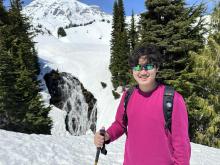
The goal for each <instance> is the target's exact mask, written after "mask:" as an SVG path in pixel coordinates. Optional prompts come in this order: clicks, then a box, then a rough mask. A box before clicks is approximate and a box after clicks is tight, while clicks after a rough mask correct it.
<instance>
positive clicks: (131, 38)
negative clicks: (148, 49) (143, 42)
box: [129, 10, 138, 52]
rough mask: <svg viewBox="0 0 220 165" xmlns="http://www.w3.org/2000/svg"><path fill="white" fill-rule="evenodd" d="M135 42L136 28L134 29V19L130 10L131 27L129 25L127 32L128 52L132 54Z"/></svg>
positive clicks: (136, 40)
mask: <svg viewBox="0 0 220 165" xmlns="http://www.w3.org/2000/svg"><path fill="white" fill-rule="evenodd" d="M137 42H138V33H137V27H136V24H135V19H134V11H133V10H132V15H131V25H130V30H129V44H130V49H131V51H130V52H132V51H133V50H134V49H135V46H136V45H137Z"/></svg>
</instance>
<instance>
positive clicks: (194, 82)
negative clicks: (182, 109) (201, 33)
mask: <svg viewBox="0 0 220 165" xmlns="http://www.w3.org/2000/svg"><path fill="white" fill-rule="evenodd" d="M190 59H191V68H192V70H191V71H187V72H186V73H185V75H184V74H183V75H184V77H183V78H182V80H183V82H182V85H184V87H185V89H189V90H188V91H185V92H189V93H190V94H191V96H189V97H188V98H187V104H188V106H189V120H190V136H191V141H193V142H195V143H200V144H204V145H208V146H212V147H218V148H220V84H219V82H220V76H219V73H220V45H219V44H218V43H217V42H216V41H215V40H214V39H213V36H210V37H209V40H208V44H207V46H206V47H205V48H204V49H203V50H202V51H201V52H200V53H195V52H191V57H190ZM183 75H182V76H183Z"/></svg>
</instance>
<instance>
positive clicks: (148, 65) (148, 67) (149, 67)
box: [144, 64, 154, 70]
mask: <svg viewBox="0 0 220 165" xmlns="http://www.w3.org/2000/svg"><path fill="white" fill-rule="evenodd" d="M153 68H154V65H153V64H147V65H145V66H144V69H145V70H152V69H153Z"/></svg>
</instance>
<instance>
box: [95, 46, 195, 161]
mask: <svg viewBox="0 0 220 165" xmlns="http://www.w3.org/2000/svg"><path fill="white" fill-rule="evenodd" d="M160 63H161V54H160V53H159V51H158V50H157V48H156V47H155V46H153V45H146V46H143V47H140V48H138V49H136V50H135V51H134V52H133V54H132V55H131V56H130V59H129V64H130V66H131V68H132V72H133V77H134V79H135V80H136V82H137V84H138V85H137V87H136V88H135V89H134V91H133V93H132V95H131V96H130V99H129V102H128V105H127V110H126V111H127V118H128V121H127V123H128V124H127V125H128V127H127V138H126V142H125V152H124V163H123V165H189V164H190V154H191V148H190V141H189V136H188V115H187V110H186V105H185V102H184V99H183V97H182V96H181V95H180V94H179V93H178V92H175V93H174V98H173V111H172V122H171V131H169V130H168V129H166V128H165V119H164V114H163V97H164V96H163V95H164V88H165V85H163V84H160V83H158V82H157V81H156V74H157V72H158V69H159V65H160ZM125 93H126V92H124V94H123V96H122V98H121V101H120V104H119V106H118V110H117V113H116V117H115V121H114V122H113V123H112V125H111V126H110V127H109V128H108V129H107V131H106V133H105V136H101V135H100V134H99V132H97V133H96V134H95V136H94V143H95V145H96V146H97V147H102V146H103V144H104V142H105V143H106V144H107V143H109V142H112V141H114V140H116V139H118V138H119V137H120V136H121V135H123V134H124V133H125V129H124V122H123V115H124V112H125V111H124V99H125Z"/></svg>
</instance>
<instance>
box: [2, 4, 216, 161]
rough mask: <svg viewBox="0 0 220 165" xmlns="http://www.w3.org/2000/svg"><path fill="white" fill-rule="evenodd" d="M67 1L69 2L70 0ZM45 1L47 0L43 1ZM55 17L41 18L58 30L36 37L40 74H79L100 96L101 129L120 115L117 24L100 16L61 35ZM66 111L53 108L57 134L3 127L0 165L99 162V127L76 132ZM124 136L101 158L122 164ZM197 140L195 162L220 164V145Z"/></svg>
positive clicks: (43, 92)
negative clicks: (114, 75)
mask: <svg viewBox="0 0 220 165" xmlns="http://www.w3.org/2000/svg"><path fill="white" fill-rule="evenodd" d="M44 1H47V3H46V4H49V2H50V1H49V0H44ZM63 1H65V3H67V1H66V0H63ZM74 1H75V0H74ZM39 2H42V3H43V1H39ZM53 2H54V3H56V5H53V4H51V5H52V6H59V5H57V3H62V0H59V1H55V0H53ZM35 3H36V0H35ZM35 5H36V6H38V5H39V4H38V5H37V4H35ZM32 7H34V5H32ZM38 7H39V6H38ZM64 8H65V7H64ZM65 9H66V8H65ZM78 9H79V8H78ZM39 10H40V8H39ZM45 10H46V9H45ZM54 10H57V9H54ZM79 10H80V9H79ZM30 11H33V10H30ZM65 11H68V9H67V10H65ZM71 11H72V10H71ZM35 12H36V13H37V12H38V11H35ZM40 12H41V11H40ZM40 12H39V13H40ZM49 13H52V14H53V13H54V12H53V11H50V12H49ZM32 14H33V13H32ZM47 14H48V12H47ZM33 15H34V14H33ZM50 18H52V16H48V15H47V20H46V18H44V19H41V20H40V23H41V24H43V25H44V26H45V27H46V28H47V29H49V30H51V32H52V34H53V35H50V36H49V35H38V36H37V37H35V39H34V40H35V41H36V42H37V44H36V48H37V50H38V55H39V60H40V63H41V69H42V70H41V71H42V72H41V74H40V76H39V78H40V79H41V80H42V77H43V75H44V74H45V73H47V72H49V71H50V70H51V69H58V70H59V71H60V72H68V73H71V74H72V75H73V76H75V77H77V78H78V79H79V80H80V81H81V82H82V84H83V86H84V87H85V88H86V89H87V90H89V91H90V92H92V94H93V95H94V97H95V98H96V99H97V110H98V116H97V120H98V121H97V129H100V128H101V126H105V127H108V126H109V125H110V124H111V122H112V121H113V120H114V116H115V113H116V109H117V106H118V103H119V99H118V100H114V98H113V96H112V89H113V87H112V85H111V74H110V71H109V69H108V67H109V62H110V42H109V41H110V34H111V24H110V23H108V22H106V21H105V22H102V21H95V22H93V23H92V24H90V25H87V26H79V27H74V28H69V29H65V31H66V33H67V36H66V37H63V38H58V37H57V36H56V34H57V33H56V29H57V27H59V26H60V25H56V21H53V20H49V21H51V22H53V23H54V25H53V26H52V25H50V26H47V24H48V19H50ZM39 19H40V17H39ZM35 21H37V18H36V19H35ZM45 21H46V22H45ZM59 21H61V22H59ZM59 21H58V23H59V24H60V23H62V19H59ZM35 23H37V22H35ZM65 23H66V22H64V24H65ZM101 82H105V83H106V84H107V87H106V88H104V89H103V88H102V86H101ZM42 83H44V81H42ZM119 92H120V89H119ZM41 93H42V96H43V99H44V100H45V104H46V105H47V104H48V102H49V98H50V96H49V94H48V92H47V89H46V88H44V91H42V92H41ZM65 115H66V112H64V111H62V110H60V109H58V108H55V107H53V108H52V110H51V112H50V114H49V116H50V117H51V118H52V120H53V128H52V130H51V131H52V135H36V134H32V135H27V134H21V133H15V132H8V131H4V130H0V139H1V140H0V165H90V164H94V160H95V154H96V147H95V146H94V144H93V133H92V132H90V131H88V132H87V134H86V135H83V136H71V135H70V134H69V133H68V132H67V131H66V129H65V124H64V118H65ZM124 141H125V136H123V137H121V138H120V139H118V140H117V141H116V142H113V143H111V144H110V145H108V146H107V150H108V154H107V156H104V155H100V160H99V164H100V165H122V162H123V154H124V153H123V150H124ZM191 144H192V157H191V165H220V150H219V149H215V148H211V147H207V146H202V145H198V144H193V143H191Z"/></svg>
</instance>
